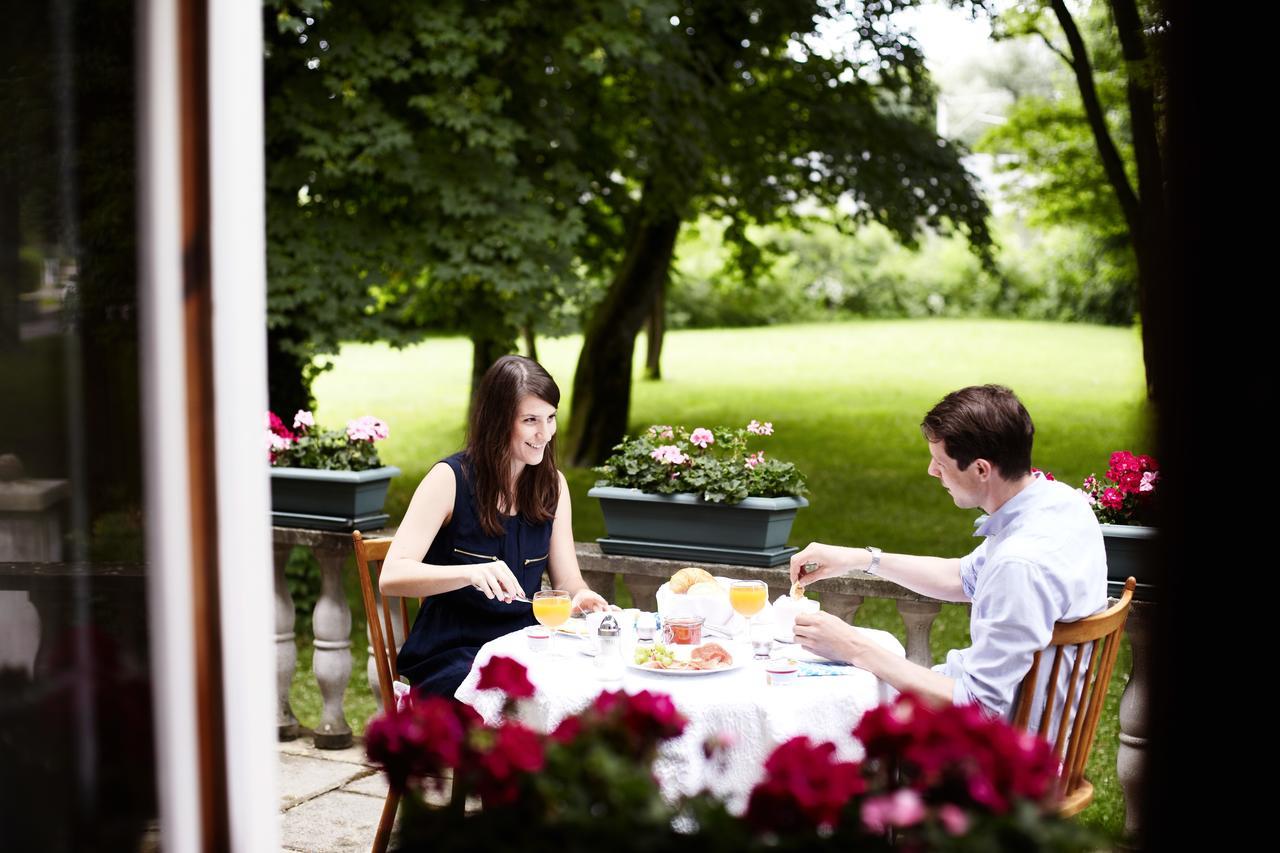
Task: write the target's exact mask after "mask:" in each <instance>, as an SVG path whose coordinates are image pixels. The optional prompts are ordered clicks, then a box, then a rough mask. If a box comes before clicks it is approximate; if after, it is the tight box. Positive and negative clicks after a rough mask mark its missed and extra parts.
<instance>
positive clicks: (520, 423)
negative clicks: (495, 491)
mask: <svg viewBox="0 0 1280 853" xmlns="http://www.w3.org/2000/svg"><path fill="white" fill-rule="evenodd" d="M555 434H556V407H555V406H553V405H551V404H550V403H548V402H547V401H546V400H540V399H538V398H537V397H534V396H532V395H530V396H526V397H523V398H521V400H520V403H519V405H517V406H516V423H515V427H514V428H513V429H512V434H511V456H512V459H513V460H514V461H515V463H516V464H517V466H519V465H537V464H538V463H540V462H542V457H543V455H544V454H545V453H546V450H547V442H549V441H551V437H552V436H554V435H555Z"/></svg>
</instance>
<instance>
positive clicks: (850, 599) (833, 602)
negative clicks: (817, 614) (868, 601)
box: [819, 592, 862, 625]
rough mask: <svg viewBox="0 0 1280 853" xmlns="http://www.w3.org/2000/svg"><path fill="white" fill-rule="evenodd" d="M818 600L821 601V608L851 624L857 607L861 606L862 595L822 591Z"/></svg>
mask: <svg viewBox="0 0 1280 853" xmlns="http://www.w3.org/2000/svg"><path fill="white" fill-rule="evenodd" d="M819 600H820V601H821V602H822V609H823V610H825V611H826V612H828V613H833V614H835V615H836V616H839V617H840V618H841V619H843V620H844V621H846V622H848V623H849V624H850V625H852V624H853V617H854V616H855V615H857V613H858V608H859V607H861V606H862V596H860V595H849V594H847V593H843V592H823V593H822V597H821V599H819Z"/></svg>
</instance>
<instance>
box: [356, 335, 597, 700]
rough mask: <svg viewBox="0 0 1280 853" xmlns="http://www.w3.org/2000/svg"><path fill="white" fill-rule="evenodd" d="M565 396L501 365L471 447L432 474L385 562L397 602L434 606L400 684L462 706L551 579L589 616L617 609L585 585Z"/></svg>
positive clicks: (415, 633)
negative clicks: (565, 435)
mask: <svg viewBox="0 0 1280 853" xmlns="http://www.w3.org/2000/svg"><path fill="white" fill-rule="evenodd" d="M559 403H560V389H559V388H558V387H556V383H555V380H553V379H552V378H551V376H550V375H548V374H547V372H546V371H545V370H543V369H542V366H541V365H539V364H538V363H537V362H536V361H532V360H530V359H527V358H522V357H520V356H516V355H508V356H503V357H502V358H500V359H498V360H497V361H496V362H494V364H493V366H492V367H490V368H489V370H488V372H486V373H485V375H484V378H483V379H482V380H481V381H480V389H479V390H478V391H477V392H476V397H475V401H474V403H473V404H472V407H471V423H470V427H469V429H468V433H467V446H466V449H465V450H464V451H463V452H461V453H456V454H454V455H453V456H450V457H449V458H448V459H445V460H443V461H441V462H437V463H436V465H435V466H434V467H433V468H432V469H431V470H430V471H429V472H427V476H426V477H425V478H423V480H422V483H421V484H420V485H419V486H418V490H417V491H416V492H415V493H414V495H413V500H412V501H411V502H410V504H409V509H408V511H407V512H406V513H405V516H404V521H403V522H402V523H401V525H400V528H399V530H397V531H396V536H395V539H394V541H392V543H391V547H390V549H389V550H388V551H387V558H386V560H385V561H384V562H383V568H382V575H381V579H380V581H379V588H380V589H381V590H382V592H383V593H384V594H386V595H397V596H425V597H426V598H425V600H424V601H423V604H422V609H421V611H420V612H419V613H418V618H417V620H416V621H415V622H414V623H413V629H412V630H411V631H410V633H409V636H408V638H406V640H405V643H404V646H403V647H401V649H400V656H399V658H398V659H397V665H398V668H399V671H400V674H401V675H403V676H405V677H407V678H408V679H409V681H410V683H412V684H413V685H414V686H415V687H419V688H421V689H422V690H425V691H426V692H428V693H433V694H437V695H441V696H452V695H453V693H454V691H455V690H457V689H458V685H459V684H461V683H462V680H463V679H464V678H465V677H466V675H467V672H468V671H470V669H471V663H472V661H473V660H474V659H475V656H476V652H477V651H479V649H480V647H481V646H482V645H484V644H485V643H487V642H488V641H490V640H492V639H495V638H497V637H500V636H502V635H503V634H506V633H509V632H511V631H515V630H518V629H520V628H523V627H525V626H527V625H532V624H534V618H533V609H532V607H531V606H530V605H529V604H527V603H525V602H520V601H514V600H513V599H514V598H515V597H516V596H525V597H529V596H532V595H533V593H535V592H537V591H538V590H539V589H540V588H541V579H542V572H543V570H544V569H548V570H549V571H550V573H551V583H552V586H554V587H555V588H556V589H563V590H565V591H567V592H568V593H570V594H571V595H572V596H573V605H574V608H575V609H577V610H582V611H587V610H599V609H603V608H607V607H608V604H607V603H606V602H605V600H604V599H603V598H601V597H600V596H599V595H596V594H595V593H594V592H592V591H591V590H590V589H589V588H588V587H587V584H586V582H584V581H583V579H582V573H581V572H580V571H579V570H578V558H577V555H576V553H575V552H574V546H573V527H572V514H571V511H570V507H569V487H568V484H567V483H566V482H565V479H564V475H563V474H561V473H560V472H559V471H558V470H557V469H556V464H555V434H556V406H557V405H559Z"/></svg>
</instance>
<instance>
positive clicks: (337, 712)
mask: <svg viewBox="0 0 1280 853" xmlns="http://www.w3.org/2000/svg"><path fill="white" fill-rule="evenodd" d="M314 552H315V555H316V560H317V562H319V563H320V598H319V600H317V601H316V609H315V613H314V615H313V616H312V621H311V626H312V629H313V631H314V632H315V657H314V658H313V659H312V664H311V668H312V671H313V672H314V673H315V676H316V682H317V683H318V684H319V685H320V697H321V699H322V701H323V703H324V707H323V708H322V709H321V712H320V723H319V725H317V726H316V730H315V744H316V748H317V749H345V748H346V747H348V746H350V745H351V726H349V725H347V719H346V716H345V714H344V713H343V710H342V697H343V694H344V693H345V692H346V690H347V683H348V682H349V681H350V680H351V608H350V607H349V606H348V605H347V596H346V593H345V591H344V590H343V586H342V566H343V564H344V563H345V562H346V559H347V555H348V554H349V553H350V549H349V548H348V549H343V550H339V549H336V548H324V547H318V548H315V549H314Z"/></svg>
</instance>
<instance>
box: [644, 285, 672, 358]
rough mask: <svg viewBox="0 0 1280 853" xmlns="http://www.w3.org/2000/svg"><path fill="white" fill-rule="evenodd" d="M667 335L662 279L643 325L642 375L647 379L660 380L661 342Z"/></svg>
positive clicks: (665, 294) (665, 290)
mask: <svg viewBox="0 0 1280 853" xmlns="http://www.w3.org/2000/svg"><path fill="white" fill-rule="evenodd" d="M666 334H667V282H666V279H665V278H664V279H663V281H662V282H661V283H660V284H659V285H658V292H657V293H655V294H654V296H653V309H652V310H651V311H650V312H649V322H648V323H647V324H646V325H645V338H646V343H647V345H648V346H647V351H646V353H645V363H644V373H645V377H646V378H648V379H661V378H662V342H663V339H664V338H665V337H666Z"/></svg>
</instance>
